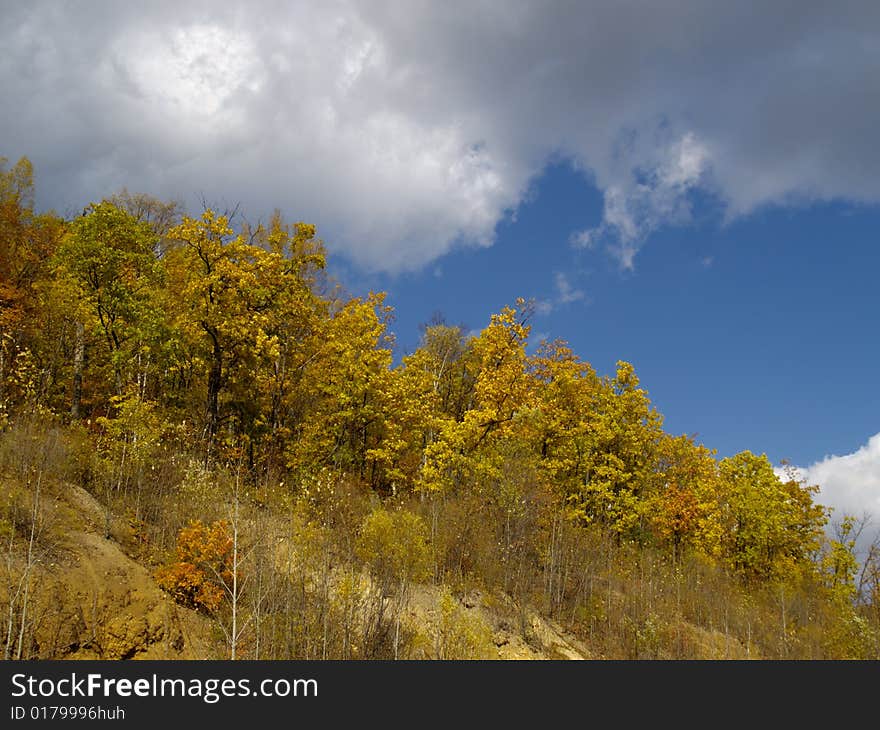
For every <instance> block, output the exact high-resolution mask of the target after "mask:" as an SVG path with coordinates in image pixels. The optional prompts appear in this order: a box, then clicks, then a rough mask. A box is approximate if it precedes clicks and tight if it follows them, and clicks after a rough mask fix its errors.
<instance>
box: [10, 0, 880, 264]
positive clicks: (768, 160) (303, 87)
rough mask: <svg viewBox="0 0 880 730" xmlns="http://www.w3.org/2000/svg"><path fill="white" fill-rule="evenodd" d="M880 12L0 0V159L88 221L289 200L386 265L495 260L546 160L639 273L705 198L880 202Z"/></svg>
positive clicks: (364, 257)
mask: <svg viewBox="0 0 880 730" xmlns="http://www.w3.org/2000/svg"><path fill="white" fill-rule="evenodd" d="M878 30H880V5H878V4H877V3H876V2H845V1H844V2H838V3H834V4H829V3H827V2H811V1H810V0H800V1H798V2H794V0H790V1H789V0H786V1H783V0H776V1H774V2H756V1H755V2H745V3H712V4H708V5H707V4H706V3H703V2H698V1H697V0H679V1H677V2H674V3H662V4H661V3H621V2H617V1H616V0H607V1H603V2H597V1H593V2H582V3H568V2H562V1H559V2H525V1H521V0H484V1H482V2H477V3H468V4H467V5H466V7H465V6H462V5H460V4H456V3H436V2H427V1H418V0H414V1H413V2H407V3H399V2H391V1H390V0H389V1H387V2H384V1H382V0H375V1H371V2H369V3H357V2H347V1H345V0H328V1H327V2H322V3H282V2H269V1H266V2H248V3H243V2H237V3H233V2H211V3H207V2H188V3H179V2H175V3H171V2H156V3H150V4H147V5H145V4H131V3H116V2H86V3H58V2H53V1H49V0H31V1H30V2H27V3H8V4H7V5H6V6H5V7H4V22H3V24H2V29H0V50H2V58H3V61H2V64H0V88H2V89H3V91H4V108H5V109H6V113H5V114H4V115H2V117H0V139H2V140H3V142H2V145H3V148H2V149H0V155H3V156H6V157H9V158H12V159H16V158H17V157H18V156H20V155H27V156H28V157H30V158H31V159H32V161H33V162H34V163H35V166H36V171H37V188H38V191H37V192H38V198H39V200H40V201H41V203H42V204H43V205H45V206H46V207H54V208H56V209H57V210H59V211H60V212H65V211H66V210H76V209H77V208H80V207H81V206H82V205H84V204H85V203H87V202H90V201H91V200H95V199H99V198H101V197H103V196H105V195H109V194H112V193H114V192H117V191H118V190H119V189H120V188H121V187H122V186H127V187H128V188H129V189H131V190H135V191H138V192H141V191H142V192H149V193H151V194H154V195H157V196H159V197H162V198H182V199H184V200H185V201H190V202H192V201H194V200H197V199H198V198H199V197H204V198H205V199H206V200H208V201H209V202H212V201H227V202H229V203H230V204H234V203H241V206H242V209H243V210H244V211H245V212H249V213H250V214H252V215H258V214H259V215H265V214H266V213H268V212H270V211H271V209H272V208H274V207H278V208H281V209H282V211H284V212H285V213H286V214H287V215H288V216H289V217H292V218H296V219H304V220H308V221H311V222H315V223H317V224H318V226H319V232H320V233H321V235H323V237H324V238H325V239H326V241H327V243H328V244H329V246H330V247H331V249H332V250H335V251H338V252H340V253H344V254H346V255H347V256H348V257H350V258H351V259H352V260H354V261H356V262H357V263H359V264H360V265H361V266H363V267H365V268H367V269H372V270H385V271H391V272H395V271H402V270H414V269H419V268H421V267H423V266H425V265H426V264H428V263H429V262H431V261H433V260H435V259H437V258H438V257H440V256H442V255H443V254H444V253H446V252H447V251H449V250H450V249H452V248H453V247H456V246H461V245H471V246H487V245H491V244H492V242H493V240H494V235H495V228H496V225H497V224H498V223H499V221H501V220H503V219H504V218H505V216H507V215H509V214H511V213H512V212H513V211H515V210H516V208H517V206H518V205H519V204H520V202H522V201H523V200H524V198H525V196H527V194H528V191H529V188H530V185H532V184H533V183H534V181H535V180H536V179H537V178H538V177H539V176H540V174H541V172H542V170H543V169H544V168H545V167H546V165H547V164H548V162H550V161H559V160H566V161H569V162H570V163H571V164H573V165H574V166H575V167H576V168H577V169H579V170H581V171H582V172H583V174H584V175H585V176H587V177H588V178H589V179H590V180H591V181H592V182H593V183H594V184H595V185H596V186H597V187H598V188H599V190H600V191H601V192H602V194H603V195H604V201H605V203H604V213H603V218H602V220H600V221H597V222H596V225H595V227H593V228H590V229H587V230H583V231H572V240H573V241H575V242H576V243H578V244H580V245H587V246H593V247H598V248H601V249H606V250H608V251H610V252H612V253H613V254H614V255H615V256H616V257H617V258H618V259H619V261H620V263H621V265H622V266H623V267H625V268H626V267H632V266H633V265H634V260H635V257H636V254H637V252H638V250H639V248H640V247H641V246H642V245H643V244H644V243H645V241H646V240H647V239H648V238H649V237H650V235H651V233H652V232H653V231H655V230H657V229H658V228H660V227H662V226H666V225H680V224H686V223H687V222H688V221H689V220H690V217H691V215H692V205H693V203H692V198H693V195H694V194H695V193H702V194H706V195H710V196H712V197H713V198H714V199H716V200H717V201H718V203H719V206H720V208H721V209H722V210H723V211H724V216H725V217H726V218H727V219H734V218H736V217H738V216H742V215H747V214H749V213H750V212H752V211H754V210H755V209H757V208H759V207H761V206H764V205H768V204H783V205H790V204H803V203H808V202H811V201H826V200H835V199H842V200H849V201H856V202H864V203H872V204H873V203H876V202H878V200H880V147H878V146H877V145H876V144H875V136H876V129H877V128H878V127H880V96H878V95H877V94H870V93H866V92H867V91H868V90H870V89H873V88H875V86H876V79H877V77H878V74H880V44H877V43H876V38H877V32H878Z"/></svg>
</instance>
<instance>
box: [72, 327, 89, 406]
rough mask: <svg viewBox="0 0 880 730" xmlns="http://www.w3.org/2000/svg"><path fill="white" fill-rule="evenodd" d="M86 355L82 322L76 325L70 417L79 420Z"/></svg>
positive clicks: (84, 332)
mask: <svg viewBox="0 0 880 730" xmlns="http://www.w3.org/2000/svg"><path fill="white" fill-rule="evenodd" d="M85 355H86V328H85V325H83V323H82V322H77V323H76V340H75V342H74V346H73V397H72V398H71V403H70V415H71V416H73V418H79V410H80V402H81V401H82V379H83V365H84V363H85V359H86V358H85Z"/></svg>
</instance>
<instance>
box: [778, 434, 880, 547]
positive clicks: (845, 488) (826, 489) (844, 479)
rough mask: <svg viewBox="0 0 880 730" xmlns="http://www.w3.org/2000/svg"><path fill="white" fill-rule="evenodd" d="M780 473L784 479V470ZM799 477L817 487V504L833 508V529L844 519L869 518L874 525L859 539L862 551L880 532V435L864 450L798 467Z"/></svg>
mask: <svg viewBox="0 0 880 730" xmlns="http://www.w3.org/2000/svg"><path fill="white" fill-rule="evenodd" d="M777 474H779V475H780V476H783V473H782V470H777ZM796 474H797V477H798V478H799V479H801V480H803V481H805V482H806V483H807V484H810V485H817V486H818V487H819V493H818V494H817V495H816V497H815V501H816V502H819V503H820V504H823V505H825V506H826V507H831V508H832V513H831V522H830V526H833V524H834V523H836V522H839V521H840V520H842V519H843V517H844V516H846V515H850V516H852V517H855V518H856V519H862V518H863V517H866V516H867V517H868V518H869V519H870V520H871V522H870V523H869V525H868V528H867V529H866V530H865V531H864V533H863V535H862V539H861V540H860V547H861V548H862V549H863V548H864V547H866V546H867V544H868V543H869V542H870V541H871V540H872V539H873V538H874V537H875V536H877V535H878V530H880V433H878V434H875V435H874V436H872V437H871V438H870V439H868V443H866V444H865V445H864V446H862V447H861V448H859V449H857V450H856V451H854V452H853V453H851V454H845V455H843V456H826V457H825V458H824V459H822V460H821V461H817V462H816V463H814V464H812V465H810V466H807V467H796Z"/></svg>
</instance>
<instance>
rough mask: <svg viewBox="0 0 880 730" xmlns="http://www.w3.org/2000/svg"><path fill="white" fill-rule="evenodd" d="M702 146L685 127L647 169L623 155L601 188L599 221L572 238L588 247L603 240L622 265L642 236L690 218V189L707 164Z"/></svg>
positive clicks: (631, 260) (629, 259) (632, 255)
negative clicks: (611, 178)
mask: <svg viewBox="0 0 880 730" xmlns="http://www.w3.org/2000/svg"><path fill="white" fill-rule="evenodd" d="M710 159H711V158H710V154H709V151H708V149H707V148H706V146H705V145H704V144H703V143H701V142H699V141H698V140H697V139H696V137H695V135H694V134H693V132H687V133H685V134H684V135H682V136H681V138H679V139H678V140H676V141H675V142H674V143H672V144H669V145H667V146H666V148H665V149H663V150H662V153H661V156H660V158H659V159H658V160H657V161H656V162H654V163H653V167H649V168H648V169H644V168H640V166H641V165H643V164H644V160H643V159H642V158H641V157H640V156H636V157H631V158H629V159H625V160H623V162H622V169H620V170H616V171H615V177H618V178H619V179H620V181H619V182H616V183H614V184H612V185H609V186H608V187H607V188H606V189H605V201H604V202H605V206H604V212H603V218H602V222H601V224H600V225H599V226H597V227H596V228H592V229H587V230H584V231H579V232H577V233H575V234H574V238H573V243H574V244H575V245H577V246H581V247H587V248H592V247H594V246H595V245H596V243H597V242H599V241H605V242H606V244H607V246H608V248H609V250H610V251H611V253H613V254H614V255H615V256H616V258H617V259H618V260H619V261H620V265H621V266H622V267H623V268H624V269H632V268H633V267H634V259H635V256H636V253H637V252H638V250H639V248H640V247H641V245H642V244H643V243H644V241H645V240H646V239H647V238H648V236H650V234H651V233H653V232H654V231H655V230H656V229H657V228H659V227H661V226H663V225H670V224H682V223H686V222H687V221H688V220H689V219H690V205H689V201H688V193H689V192H690V191H691V190H692V189H694V188H695V187H696V186H697V185H698V184H699V183H700V180H701V179H702V177H703V175H704V173H705V172H706V170H707V168H708V166H709V163H710Z"/></svg>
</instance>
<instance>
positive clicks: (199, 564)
mask: <svg viewBox="0 0 880 730" xmlns="http://www.w3.org/2000/svg"><path fill="white" fill-rule="evenodd" d="M232 566H233V544H232V537H231V536H230V534H229V523H228V522H227V521H226V520H218V521H217V522H213V523H211V524H210V525H204V524H202V522H201V520H195V521H192V522H190V524H189V526H187V527H185V528H183V529H182V530H181V531H180V533H179V534H178V536H177V554H176V560H175V561H174V562H172V563H170V564H169V565H165V566H163V567H162V568H160V569H159V570H157V571H156V580H157V581H158V582H159V585H160V586H161V587H162V588H163V589H164V590H166V591H168V592H169V593H170V594H171V595H172V596H173V597H174V600H175V601H176V602H177V603H180V604H182V605H184V606H188V607H190V608H195V609H200V610H208V611H215V610H216V609H217V608H219V607H220V604H221V603H222V601H223V594H224V591H225V590H226V586H231V585H232V578H233V575H232Z"/></svg>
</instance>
